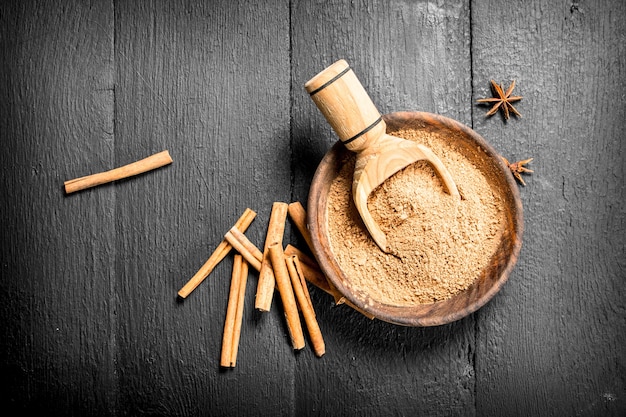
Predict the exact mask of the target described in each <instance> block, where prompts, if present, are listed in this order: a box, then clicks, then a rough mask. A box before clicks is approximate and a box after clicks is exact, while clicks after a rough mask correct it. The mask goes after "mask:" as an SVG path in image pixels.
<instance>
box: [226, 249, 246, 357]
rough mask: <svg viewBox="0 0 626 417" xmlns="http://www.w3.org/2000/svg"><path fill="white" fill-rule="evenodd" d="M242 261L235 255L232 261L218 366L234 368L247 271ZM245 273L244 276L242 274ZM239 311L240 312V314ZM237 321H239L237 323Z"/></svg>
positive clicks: (241, 258)
mask: <svg viewBox="0 0 626 417" xmlns="http://www.w3.org/2000/svg"><path fill="white" fill-rule="evenodd" d="M243 265H244V260H243V257H242V256H241V255H239V254H236V255H235V257H234V260H233V271H232V275H231V282H230V292H229V294H228V305H227V307H226V319H225V320H224V334H223V337H222V354H221V357H220V365H221V366H223V367H234V366H235V363H236V360H237V351H238V345H239V335H240V334H241V318H242V316H243V295H244V294H245V288H246V280H247V275H248V269H247V268H245V270H244V266H243ZM244 272H245V274H244ZM240 310H241V312H240ZM238 320H239V321H238Z"/></svg>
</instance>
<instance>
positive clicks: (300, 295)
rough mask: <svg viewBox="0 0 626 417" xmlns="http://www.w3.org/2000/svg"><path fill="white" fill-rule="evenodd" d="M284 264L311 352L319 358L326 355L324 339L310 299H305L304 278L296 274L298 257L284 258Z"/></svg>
mask: <svg viewBox="0 0 626 417" xmlns="http://www.w3.org/2000/svg"><path fill="white" fill-rule="evenodd" d="M285 262H286V264H287V271H289V277H290V278H291V285H292V286H293V292H294V294H295V296H296V300H297V301H298V305H299V306H300V311H302V316H303V317H304V323H305V324H306V327H307V330H308V331H309V337H310V339H311V344H312V345H313V352H315V355H316V356H318V357H321V356H323V355H324V353H326V346H325V344H324V338H323V337H322V331H321V330H320V326H319V323H318V322H317V319H316V318H315V310H314V309H313V304H312V303H311V299H310V298H308V297H307V292H306V291H305V288H306V282H305V284H304V286H303V284H302V282H303V280H304V277H303V276H302V275H301V272H298V267H297V263H298V257H297V256H289V257H287V258H285Z"/></svg>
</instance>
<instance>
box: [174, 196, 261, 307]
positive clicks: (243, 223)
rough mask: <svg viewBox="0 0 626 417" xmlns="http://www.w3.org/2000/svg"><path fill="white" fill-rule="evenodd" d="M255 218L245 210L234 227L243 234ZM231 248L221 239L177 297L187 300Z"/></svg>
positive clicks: (253, 213) (254, 214)
mask: <svg viewBox="0 0 626 417" xmlns="http://www.w3.org/2000/svg"><path fill="white" fill-rule="evenodd" d="M255 217H256V213H255V212H254V211H253V210H251V209H249V208H246V209H245V211H244V212H243V214H242V215H241V217H239V219H238V220H237V222H236V223H235V227H236V228H237V230H240V231H241V232H242V233H243V232H245V231H246V230H247V229H248V227H249V226H250V224H251V223H252V221H253V220H254V218H255ZM232 248H233V247H232V245H231V244H230V243H228V242H227V241H226V239H222V241H221V242H220V244H219V245H218V246H217V248H215V250H214V251H213V253H212V254H211V256H210V257H209V259H208V260H207V261H206V262H205V263H204V265H202V267H201V268H200V269H199V270H198V272H196V273H195V275H194V276H193V277H191V279H190V280H189V281H188V282H187V283H186V284H185V285H184V286H183V287H182V288H181V289H180V290H179V291H178V295H179V296H180V297H182V298H187V296H188V295H189V294H191V292H192V291H193V290H195V289H196V288H197V287H198V285H200V283H202V281H204V280H205V278H206V277H208V276H209V274H210V273H211V272H212V271H213V269H215V267H216V266H217V264H219V263H220V262H221V261H222V259H224V258H225V257H226V255H228V253H229V252H230V251H231V249H232Z"/></svg>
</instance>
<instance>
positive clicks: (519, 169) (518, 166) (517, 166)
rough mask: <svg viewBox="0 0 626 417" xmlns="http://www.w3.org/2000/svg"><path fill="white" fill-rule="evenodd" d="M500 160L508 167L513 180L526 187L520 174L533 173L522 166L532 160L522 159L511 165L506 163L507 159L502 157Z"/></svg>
mask: <svg viewBox="0 0 626 417" xmlns="http://www.w3.org/2000/svg"><path fill="white" fill-rule="evenodd" d="M501 158H502V160H503V161H504V163H505V164H506V165H507V166H508V167H509V169H510V170H511V173H512V174H513V176H514V177H515V178H517V179H518V180H519V182H521V183H522V185H526V183H525V182H524V179H523V178H522V175H521V174H522V173H523V172H534V171H533V170H532V169H528V168H526V167H525V166H524V165H526V164H527V163H529V162H530V161H532V160H533V158H529V159H524V160H522V161H517V162H513V163H512V164H511V163H509V161H507V159H506V158H505V157H504V156H502V157H501Z"/></svg>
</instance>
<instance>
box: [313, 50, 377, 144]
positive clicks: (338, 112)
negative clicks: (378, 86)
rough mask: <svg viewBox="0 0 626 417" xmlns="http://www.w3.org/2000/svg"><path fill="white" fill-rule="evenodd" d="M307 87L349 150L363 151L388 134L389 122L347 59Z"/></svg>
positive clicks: (324, 72)
mask: <svg viewBox="0 0 626 417" xmlns="http://www.w3.org/2000/svg"><path fill="white" fill-rule="evenodd" d="M304 88H305V89H306V91H307V92H308V93H309V95H310V96H311V99H313V101H314V102H315V104H316V105H317V108H318V109H319V110H320V111H321V112H322V114H323V115H324V117H325V118H326V120H327V121H328V123H329V124H330V125H331V127H332V128H333V130H334V131H335V133H336V134H337V136H339V139H340V140H341V142H343V144H344V145H345V146H346V148H348V149H349V150H351V151H353V152H361V151H363V150H365V149H367V148H369V147H370V146H373V145H374V144H375V143H376V142H377V141H378V139H379V138H380V137H381V136H382V135H384V134H385V130H386V124H385V121H384V120H383V118H382V116H381V114H380V112H379V111H378V109H376V106H375V105H374V103H373V102H372V99H370V97H369V95H368V94H367V92H366V91H365V89H364V88H363V85H361V82H360V81H359V79H358V78H357V77H356V75H355V74H354V71H352V69H351V68H350V66H349V65H348V63H347V62H346V61H345V60H343V59H341V60H339V61H337V62H335V63H334V64H332V65H330V66H329V67H327V68H326V69H324V70H323V71H322V72H320V73H319V74H317V75H316V76H314V77H313V78H311V79H310V80H309V81H307V82H306V83H305V84H304Z"/></svg>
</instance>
